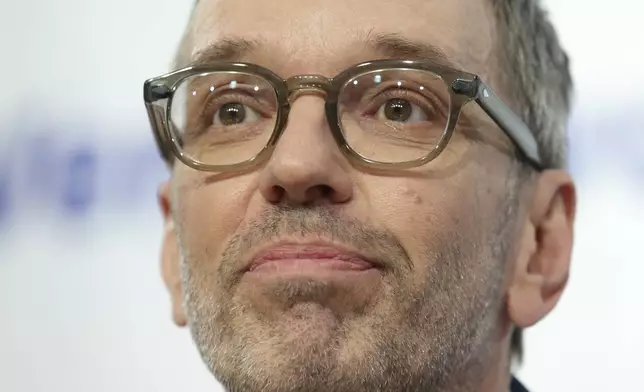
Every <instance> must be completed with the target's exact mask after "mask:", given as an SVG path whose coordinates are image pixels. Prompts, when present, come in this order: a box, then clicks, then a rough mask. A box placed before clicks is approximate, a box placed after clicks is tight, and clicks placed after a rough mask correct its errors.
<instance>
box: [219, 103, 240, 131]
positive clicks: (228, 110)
mask: <svg viewBox="0 0 644 392" xmlns="http://www.w3.org/2000/svg"><path fill="white" fill-rule="evenodd" d="M244 118H246V109H245V108H244V105H242V104H241V103H239V102H231V103H227V104H224V105H222V107H221V108H220V109H219V120H220V121H221V123H222V124H223V125H235V124H239V123H241V122H243V121H244Z"/></svg>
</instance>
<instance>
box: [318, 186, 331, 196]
mask: <svg viewBox="0 0 644 392" xmlns="http://www.w3.org/2000/svg"><path fill="white" fill-rule="evenodd" d="M333 193H335V191H334V190H333V188H331V187H330V186H328V185H320V196H322V197H324V198H330V197H331V196H332V195H333Z"/></svg>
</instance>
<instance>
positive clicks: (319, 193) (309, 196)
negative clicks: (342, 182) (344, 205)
mask: <svg viewBox="0 0 644 392" xmlns="http://www.w3.org/2000/svg"><path fill="white" fill-rule="evenodd" d="M334 193H335V190H334V189H333V188H332V187H330V186H329V185H324V184H320V185H316V186H313V187H310V188H309V189H307V191H306V195H305V199H306V200H307V201H311V202H315V200H330V199H331V197H332V196H333V194H334Z"/></svg>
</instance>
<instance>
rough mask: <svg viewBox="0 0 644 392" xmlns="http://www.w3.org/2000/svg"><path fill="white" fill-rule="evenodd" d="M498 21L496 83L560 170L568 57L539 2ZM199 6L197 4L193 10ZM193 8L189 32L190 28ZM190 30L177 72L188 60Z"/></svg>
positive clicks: (522, 3)
mask: <svg viewBox="0 0 644 392" xmlns="http://www.w3.org/2000/svg"><path fill="white" fill-rule="evenodd" d="M487 1H489V2H490V5H491V6H492V10H493V12H494V14H495V17H496V18H497V22H498V26H497V29H496V30H497V34H498V37H497V52H498V55H499V60H500V64H501V66H500V70H499V72H497V75H496V76H497V78H498V79H499V82H500V83H501V85H502V86H501V87H502V89H503V91H504V92H505V95H506V96H507V97H508V98H509V100H510V103H514V104H513V105H512V107H513V109H514V110H515V111H517V114H519V115H520V116H521V118H522V119H523V120H524V121H525V123H526V124H527V125H528V127H529V128H530V129H531V130H532V132H533V133H534V134H535V136H536V138H537V142H538V145H539V150H540V153H541V158H542V161H543V165H544V167H546V168H553V169H561V168H564V167H565V166H566V163H567V159H568V143H567V133H566V128H567V123H568V117H569V114H570V108H571V100H572V90H573V81H572V77H571V74H570V66H569V61H568V56H567V54H566V52H565V51H564V49H563V48H562V47H561V44H560V42H559V39H558V37H557V33H556V31H555V29H554V27H553V25H552V23H551V22H550V20H549V18H548V15H547V13H546V12H545V10H544V9H543V7H542V6H541V2H540V1H539V0H487ZM197 2H198V0H196V1H195V5H196V4H197ZM194 8H195V7H193V11H192V12H191V16H190V22H189V26H191V25H192V19H193V17H194ZM190 40H191V37H190V28H188V29H186V31H185V32H184V35H183V38H182V39H181V43H180V45H179V48H178V51H177V54H176V56H175V59H174V63H173V68H178V67H179V66H181V65H182V64H185V63H187V59H189V58H190V48H191V45H190ZM511 347H512V354H513V356H514V358H515V359H518V360H519V361H520V360H521V357H522V354H523V342H522V330H521V329H515V330H514V332H513V334H512V338H511Z"/></svg>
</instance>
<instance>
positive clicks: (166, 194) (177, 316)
mask: <svg viewBox="0 0 644 392" xmlns="http://www.w3.org/2000/svg"><path fill="white" fill-rule="evenodd" d="M158 201H159V207H160V209H161V214H162V215H163V223H164V224H163V244H162V248H161V274H162V276H163V282H164V283H165V286H166V288H167V289H168V292H169V294H170V300H171V302H172V319H173V320H174V322H175V324H177V325H178V326H180V327H183V326H185V325H186V323H187V320H186V315H185V312H184V309H183V299H182V296H181V265H180V262H181V259H180V256H179V242H178V240H177V235H176V234H175V225H174V219H173V217H172V208H171V203H170V183H169V182H167V181H166V182H165V183H163V184H162V185H161V187H160V188H159V192H158Z"/></svg>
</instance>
